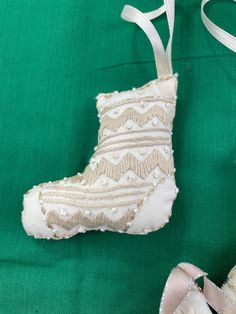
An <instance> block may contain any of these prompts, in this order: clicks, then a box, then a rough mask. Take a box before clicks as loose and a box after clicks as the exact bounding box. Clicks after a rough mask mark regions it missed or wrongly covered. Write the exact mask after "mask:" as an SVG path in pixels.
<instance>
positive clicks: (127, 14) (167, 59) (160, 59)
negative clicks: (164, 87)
mask: <svg viewBox="0 0 236 314" xmlns="http://www.w3.org/2000/svg"><path fill="white" fill-rule="evenodd" d="M164 12H166V14H167V21H168V27H169V32H170V38H169V41H168V44H167V49H166V50H165V48H164V46H163V43H162V40H161V38H160V36H159V34H158V32H157V30H156V29H155V27H154V26H153V24H152V23H151V20H153V19H154V18H157V17H159V16H160V15H162V14H163V13H164ZM174 15H175V14H174V0H164V5H162V6H161V7H160V8H159V9H156V10H154V11H151V12H147V13H142V12H141V11H139V10H138V9H136V8H134V7H133V6H130V5H125V6H124V8H123V11H122V13H121V17H122V18H123V19H124V20H126V21H128V22H132V23H136V24H137V25H139V27H141V29H142V30H143V31H144V32H145V34H146V35H147V37H148V39H149V41H150V42H151V45H152V48H153V52H154V57H155V63H156V69H157V75H158V77H160V78H162V77H168V76H170V75H172V74H173V70H172V62H171V50H172V39H173V31H174Z"/></svg>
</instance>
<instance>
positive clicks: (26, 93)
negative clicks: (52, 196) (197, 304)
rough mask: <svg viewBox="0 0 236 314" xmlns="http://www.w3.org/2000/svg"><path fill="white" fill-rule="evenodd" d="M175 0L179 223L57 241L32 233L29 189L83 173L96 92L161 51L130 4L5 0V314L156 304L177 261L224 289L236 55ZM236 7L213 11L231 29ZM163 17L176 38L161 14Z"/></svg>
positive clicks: (1, 86) (233, 182) (234, 168)
mask: <svg viewBox="0 0 236 314" xmlns="http://www.w3.org/2000/svg"><path fill="white" fill-rule="evenodd" d="M176 2H177V3H176V27H175V34H174V44H173V66H174V70H175V72H178V73H179V90H178V95H179V96H178V97H179V98H178V104H177V114H176V118H175V121H174V136H173V141H174V148H175V164H176V168H177V173H176V179H177V185H178V187H179V188H180V193H179V196H178V198H177V200H176V202H175V204H174V208H173V216H172V218H171V220H170V223H169V224H168V225H167V226H166V227H165V228H163V229H162V230H160V231H158V232H155V233H152V234H150V235H147V236H130V235H124V234H116V233H110V232H105V233H99V232H89V233H86V234H82V235H77V236H75V237H74V238H72V239H70V240H61V241H47V240H35V239H34V238H31V237H28V236H27V235H26V234H25V232H24V230H23V228H22V225H21V210H22V195H23V193H25V192H26V191H27V190H28V189H29V188H30V187H31V186H32V185H35V184H39V183H41V182H44V181H49V180H51V181H53V180H56V179H60V178H63V177H64V176H71V175H74V174H75V173H77V172H78V171H82V170H83V168H84V166H85V165H86V163H87V162H88V160H89V157H90V156H91V154H92V152H93V147H94V146H95V145H96V142H97V129H98V120H97V113H96V108H95V96H96V95H97V94H98V93H99V92H109V91H113V90H123V89H130V88H132V87H133V86H136V87H137V86H140V85H142V84H144V83H146V82H148V81H150V80H151V79H154V78H155V66H154V62H153V54H152V50H151V48H150V45H149V43H148V40H147V38H146V37H145V35H144V34H143V33H142V31H141V30H139V29H138V28H137V27H136V26H134V25H132V24H129V23H126V22H124V21H122V20H121V19H120V12H121V10H122V7H123V5H124V4H125V3H126V1H125V0H116V1H110V0H103V1H95V0H93V1H85V0H57V1H55V0H0V109H1V110H0V169H1V181H0V196H1V216H0V247H1V250H0V314H34V313H41V314H42V313H43V314H51V313H52V314H78V313H79V314H110V313H114V314H118V313H119V314H133V313H135V314H156V313H158V307H159V302H160V297H161V294H162V290H163V287H164V283H165V281H166V278H167V276H168V274H169V272H170V270H171V269H172V268H173V267H174V266H175V265H176V264H177V263H179V262H181V261H188V262H192V263H194V264H196V265H198V266H199V267H201V268H203V269H204V270H206V271H208V272H209V276H210V278H211V279H213V280H214V281H215V282H216V283H217V284H218V285H220V284H221V283H222V282H223V280H224V278H225V276H226V274H227V272H228V270H229V269H230V267H232V266H233V265H234V263H235V262H236V250H235V239H236V219H235V204H236V193H235V188H236V164H235V160H236V141H235V129H236V128H235V125H236V106H235V104H236V93H235V82H236V80H235V78H236V55H235V54H234V53H233V52H231V51H230V50H228V49H227V48H225V47H223V46H222V45H221V44H219V43H218V42H217V41H216V40H215V39H214V38H213V37H212V36H211V35H210V34H209V33H208V32H207V30H206V29H205V28H204V26H203V24H202V22H201V19H200V1H199V0H177V1H176ZM130 4H132V5H135V6H137V7H138V8H140V9H142V10H144V11H148V10H151V9H154V8H155V7H158V6H159V5H161V1H160V0H159V1H154V0H150V1H144V2H143V1H142V0H132V1H130ZM235 6H236V4H234V3H233V2H232V1H216V4H215V5H214V4H213V5H210V6H209V7H208V9H207V11H208V14H209V16H210V17H212V18H213V20H214V21H215V22H217V23H218V24H219V25H220V26H222V27H224V28H225V29H226V30H228V31H231V32H233V31H235V30H236V20H235V12H236V11H235V9H236V8H235ZM155 25H156V26H158V28H159V29H160V33H161V35H162V36H163V37H164V38H165V42H166V40H167V35H168V32H167V24H166V20H165V17H164V16H163V17H161V18H160V19H159V21H155ZM234 34H235V32H234Z"/></svg>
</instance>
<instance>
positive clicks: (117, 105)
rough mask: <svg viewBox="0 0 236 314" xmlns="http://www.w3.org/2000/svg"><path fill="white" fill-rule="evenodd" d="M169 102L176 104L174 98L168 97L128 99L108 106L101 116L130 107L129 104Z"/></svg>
mask: <svg viewBox="0 0 236 314" xmlns="http://www.w3.org/2000/svg"><path fill="white" fill-rule="evenodd" d="M158 101H159V102H168V103H171V104H172V103H174V99H173V98H167V97H158V96H155V97H150V96H146V97H139V98H128V99H124V100H121V101H119V102H116V103H114V104H112V105H111V104H108V105H107V107H105V108H103V109H102V110H101V111H100V113H101V116H104V115H105V114H106V113H107V112H108V111H110V110H112V109H114V108H118V107H121V106H124V105H128V104H134V103H135V104H136V103H142V102H144V103H153V102H158Z"/></svg>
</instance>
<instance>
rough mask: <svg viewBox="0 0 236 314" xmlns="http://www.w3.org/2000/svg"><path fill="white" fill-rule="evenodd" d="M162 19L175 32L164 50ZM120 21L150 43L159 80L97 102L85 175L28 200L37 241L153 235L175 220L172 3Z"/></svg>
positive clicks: (46, 186) (26, 221)
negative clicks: (157, 23) (95, 234)
mask: <svg viewBox="0 0 236 314" xmlns="http://www.w3.org/2000/svg"><path fill="white" fill-rule="evenodd" d="M164 12H166V14H167V20H168V26H169V32H170V38H169V42H168V45H167V48H166V49H164V47H163V44H162V41H161V39H160V37H159V34H158V33H157V31H156V29H155V28H154V26H153V24H152V23H151V20H152V19H154V18H156V17H158V16H160V15H161V14H163V13H164ZM121 16H122V18H123V19H125V20H127V21H129V22H133V23H136V24H137V25H139V26H140V27H141V28H142V29H143V31H144V32H145V33H146V35H147V37H148V38H149V40H150V42H151V45H152V47H153V51H154V56H155V63H156V68H157V74H158V79H155V80H153V81H150V82H149V83H147V84H145V85H144V86H142V87H139V88H133V89H132V90H128V91H123V92H113V93H108V94H102V93H101V94H99V95H98V96H97V109H98V113H99V121H100V127H99V131H98V132H99V133H98V144H97V146H96V147H95V152H94V154H93V156H92V157H91V159H90V162H89V164H88V165H87V167H86V168H85V170H84V172H83V173H82V174H80V173H79V174H78V175H76V176H73V177H70V178H64V179H63V180H60V181H56V182H52V183H43V184H40V185H39V186H37V187H34V188H33V189H31V190H30V191H28V192H27V193H26V195H25V196H24V210H23V212H22V222H23V226H24V228H25V230H26V232H27V233H28V234H29V235H32V236H34V237H35V238H47V239H51V238H52V239H62V238H69V237H72V236H73V235H75V234H77V233H82V232H86V231H89V230H101V231H105V230H110V231H116V232H120V233H123V232H125V233H129V234H147V233H149V232H151V231H155V230H158V229H159V228H161V227H163V226H164V225H165V224H166V223H167V222H168V219H169V217H170V215H171V208H172V204H173V201H174V199H175V198H176V194H177V192H178V189H177V187H176V184H175V177H174V172H175V168H174V162H173V150H172V124H173V118H174V116H175V105H176V90H177V75H173V72H172V63H171V47H172V36H173V29H174V0H165V1H164V5H163V6H162V7H161V8H159V9H157V10H155V11H152V12H149V13H142V12H140V11H139V10H137V9H136V8H134V7H132V6H128V5H127V6H125V7H124V9H123V11H122V15H121Z"/></svg>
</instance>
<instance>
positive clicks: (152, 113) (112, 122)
mask: <svg viewBox="0 0 236 314" xmlns="http://www.w3.org/2000/svg"><path fill="white" fill-rule="evenodd" d="M174 112H175V111H174V109H172V110H171V111H170V112H169V113H168V112H166V111H165V109H163V108H162V107H160V106H154V107H152V108H150V109H149V110H148V111H147V112H145V113H143V114H142V113H139V112H137V111H136V110H135V109H133V108H128V109H126V110H125V111H124V112H123V113H122V114H121V115H120V116H119V117H118V118H115V119H114V118H111V117H109V116H105V117H104V118H103V119H102V123H101V127H100V130H99V134H100V136H101V135H102V132H103V130H104V129H105V128H107V129H110V130H112V131H117V130H118V129H119V128H120V127H121V126H122V125H124V124H125V122H126V121H128V120H132V121H134V122H135V123H136V124H138V125H139V126H140V127H142V126H144V125H145V124H146V123H147V122H148V121H150V120H151V119H152V118H154V117H158V118H159V119H160V120H161V121H162V122H163V123H164V124H168V123H172V120H173V118H174Z"/></svg>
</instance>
